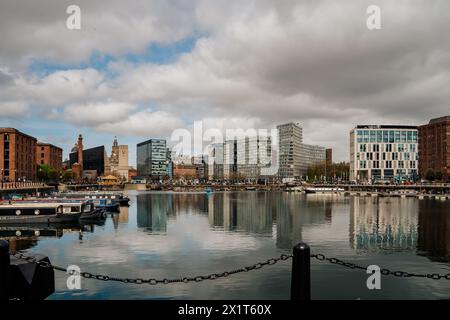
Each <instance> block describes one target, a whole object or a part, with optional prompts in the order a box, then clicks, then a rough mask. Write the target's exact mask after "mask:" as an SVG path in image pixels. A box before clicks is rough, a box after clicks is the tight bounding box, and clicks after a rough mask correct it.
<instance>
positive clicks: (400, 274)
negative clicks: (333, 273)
mask: <svg viewBox="0 0 450 320" xmlns="http://www.w3.org/2000/svg"><path fill="white" fill-rule="evenodd" d="M311 258H315V259H317V260H319V261H328V262H329V263H332V264H337V265H340V266H343V267H347V268H350V269H361V270H367V267H364V266H361V265H358V264H355V263H352V262H345V261H343V260H341V259H337V258H328V257H326V256H325V255H323V254H312V255H311ZM380 273H381V274H382V275H385V276H388V275H391V276H394V277H402V278H412V277H415V278H427V279H433V280H440V279H445V280H450V273H447V274H438V273H431V274H430V273H429V274H418V273H411V272H406V271H391V270H389V269H386V268H383V269H381V270H380Z"/></svg>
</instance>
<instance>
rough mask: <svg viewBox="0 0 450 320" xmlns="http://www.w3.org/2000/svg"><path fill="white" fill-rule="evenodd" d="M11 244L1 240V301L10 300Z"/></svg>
mask: <svg viewBox="0 0 450 320" xmlns="http://www.w3.org/2000/svg"><path fill="white" fill-rule="evenodd" d="M9 264H10V260H9V243H8V241H5V240H0V300H8V299H9V283H8V281H9Z"/></svg>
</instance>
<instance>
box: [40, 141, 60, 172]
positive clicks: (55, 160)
mask: <svg viewBox="0 0 450 320" xmlns="http://www.w3.org/2000/svg"><path fill="white" fill-rule="evenodd" d="M62 154H63V150H62V149H61V148H60V147H57V146H54V145H52V144H50V143H43V142H38V143H37V145H36V163H37V164H38V165H40V164H46V165H49V166H50V167H52V168H54V169H56V170H58V171H61V170H62Z"/></svg>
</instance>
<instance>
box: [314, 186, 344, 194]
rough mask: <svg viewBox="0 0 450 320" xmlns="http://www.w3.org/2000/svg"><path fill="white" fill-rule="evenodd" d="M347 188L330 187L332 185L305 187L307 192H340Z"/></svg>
mask: <svg viewBox="0 0 450 320" xmlns="http://www.w3.org/2000/svg"><path fill="white" fill-rule="evenodd" d="M344 191H345V190H344V189H343V188H337V187H335V188H330V187H320V188H316V187H310V188H305V192H306V193H339V192H344Z"/></svg>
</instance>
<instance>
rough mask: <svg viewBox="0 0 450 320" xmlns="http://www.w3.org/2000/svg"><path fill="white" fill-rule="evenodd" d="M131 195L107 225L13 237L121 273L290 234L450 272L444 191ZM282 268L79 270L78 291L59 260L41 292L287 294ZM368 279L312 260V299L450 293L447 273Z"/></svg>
mask: <svg viewBox="0 0 450 320" xmlns="http://www.w3.org/2000/svg"><path fill="white" fill-rule="evenodd" d="M129 196H130V198H131V206H130V207H128V208H121V212H120V214H116V215H113V216H109V217H108V219H107V220H106V222H105V224H104V225H100V226H98V225H96V226H84V227H82V228H79V227H74V228H67V229H52V228H50V229H48V230H41V231H40V233H41V236H40V237H30V238H17V239H16V240H12V241H11V246H12V247H13V249H14V248H15V249H24V250H25V251H26V252H39V253H43V254H45V255H48V256H49V257H50V259H51V261H52V262H53V263H54V264H56V265H60V266H65V267H67V266H68V265H73V264H75V265H78V266H80V268H81V270H82V271H88V272H91V273H98V274H106V275H109V276H117V277H124V278H126V277H128V278H146V279H148V278H161V279H162V278H180V277H183V276H196V275H208V274H211V273H216V272H222V271H226V270H234V269H237V268H240V267H243V266H247V265H251V264H253V263H255V262H258V261H265V260H267V259H269V258H271V257H275V256H279V255H280V254H282V253H290V252H291V250H292V246H293V245H294V244H296V243H298V242H299V241H305V242H307V243H308V244H309V245H310V246H311V248H312V252H313V253H323V254H325V255H327V256H331V257H337V258H340V259H344V260H348V261H352V262H356V263H358V264H362V265H370V264H377V265H379V266H380V267H386V268H390V269H395V270H402V271H409V272H416V273H450V263H449V261H450V202H449V201H439V200H437V201H435V200H417V199H413V198H408V199H400V198H371V197H344V196H337V195H302V194H298V193H285V192H254V191H246V192H229V193H214V194H212V195H206V194H204V193H162V192H161V193H147V192H145V193H144V192H130V194H129ZM0 231H1V232H3V233H5V232H6V231H5V230H0ZM9 232H10V231H9ZM23 234H24V233H22V235H23ZM3 236H5V234H3ZM290 269H291V260H288V261H285V262H280V263H279V264H277V265H274V266H268V267H265V268H263V269H261V270H256V271H251V272H248V273H245V274H239V275H234V276H230V277H228V278H226V279H218V280H214V281H204V282H201V283H193V284H173V285H166V286H165V285H159V286H154V287H152V286H149V285H133V284H123V283H115V282H103V281H97V280H85V279H83V280H82V289H81V290H75V291H73V290H68V289H67V287H66V279H67V278H66V275H65V274H64V273H61V272H59V271H56V272H55V275H56V292H55V293H54V294H53V295H52V296H51V297H50V299H289V294H290ZM366 279H367V275H366V274H365V273H364V271H355V270H351V269H347V268H343V267H340V266H336V265H331V264H329V263H326V262H319V261H314V260H313V261H312V298H313V299H448V298H450V281H448V280H440V281H435V280H428V279H410V278H395V277H392V276H386V277H382V281H381V287H382V290H372V291H370V290H368V289H367V287H366Z"/></svg>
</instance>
